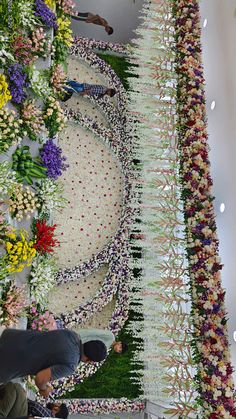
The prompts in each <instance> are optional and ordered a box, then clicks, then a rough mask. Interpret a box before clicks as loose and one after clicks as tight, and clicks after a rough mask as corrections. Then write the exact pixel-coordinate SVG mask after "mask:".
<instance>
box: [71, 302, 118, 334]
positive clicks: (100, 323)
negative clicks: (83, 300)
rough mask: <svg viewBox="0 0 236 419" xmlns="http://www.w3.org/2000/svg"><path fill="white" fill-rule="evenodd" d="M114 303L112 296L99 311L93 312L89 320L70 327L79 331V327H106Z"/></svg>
mask: <svg viewBox="0 0 236 419" xmlns="http://www.w3.org/2000/svg"><path fill="white" fill-rule="evenodd" d="M115 305H116V300H115V298H114V299H113V300H112V301H111V302H110V303H108V304H107V305H106V306H105V307H104V308H103V309H102V310H101V311H100V312H99V313H96V314H94V315H93V316H92V317H91V318H90V319H89V320H87V321H86V322H84V323H82V324H79V325H78V326H77V327H72V330H75V331H76V332H78V333H79V329H81V327H82V328H83V329H108V327H109V322H110V320H111V317H112V313H113V311H114V309H115Z"/></svg>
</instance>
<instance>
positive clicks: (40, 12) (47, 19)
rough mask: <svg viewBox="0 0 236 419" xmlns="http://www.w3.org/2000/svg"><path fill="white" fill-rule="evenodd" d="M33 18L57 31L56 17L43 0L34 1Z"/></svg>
mask: <svg viewBox="0 0 236 419" xmlns="http://www.w3.org/2000/svg"><path fill="white" fill-rule="evenodd" d="M35 16H36V17H38V18H39V19H40V20H41V22H42V23H43V24H44V25H45V26H47V27H48V28H54V29H57V22H56V16H55V14H54V13H53V11H52V10H51V9H50V8H49V7H48V6H47V5H46V4H45V2H44V1H43V0H35Z"/></svg>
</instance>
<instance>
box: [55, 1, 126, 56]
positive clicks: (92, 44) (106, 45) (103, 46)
mask: <svg viewBox="0 0 236 419" xmlns="http://www.w3.org/2000/svg"><path fill="white" fill-rule="evenodd" d="M62 1H63V0H62ZM74 45H81V47H84V48H87V49H90V50H91V49H99V50H103V51H113V52H116V53H118V54H127V53H128V51H127V47H126V45H122V44H114V43H112V42H105V41H101V40H97V39H89V38H84V37H80V36H76V37H75V39H74V43H73V46H74Z"/></svg>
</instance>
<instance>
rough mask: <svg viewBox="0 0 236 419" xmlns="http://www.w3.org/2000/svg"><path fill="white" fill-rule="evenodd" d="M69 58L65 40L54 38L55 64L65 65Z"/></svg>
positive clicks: (53, 55)
mask: <svg viewBox="0 0 236 419" xmlns="http://www.w3.org/2000/svg"><path fill="white" fill-rule="evenodd" d="M67 56H68V47H67V45H65V44H64V42H63V40H62V39H61V38H60V39H59V38H58V37H57V36H55V37H54V39H53V43H52V59H53V61H54V63H55V64H63V63H65V62H66V60H67Z"/></svg>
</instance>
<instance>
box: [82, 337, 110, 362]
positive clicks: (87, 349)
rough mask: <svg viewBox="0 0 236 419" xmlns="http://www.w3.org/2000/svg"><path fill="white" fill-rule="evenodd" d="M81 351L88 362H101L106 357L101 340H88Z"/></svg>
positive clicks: (105, 350) (105, 348) (105, 349)
mask: <svg viewBox="0 0 236 419" xmlns="http://www.w3.org/2000/svg"><path fill="white" fill-rule="evenodd" d="M83 350H84V355H85V356H87V357H88V359H89V360H90V361H94V362H101V361H103V360H104V359H106V357H107V347H106V345H105V343H103V342H102V341H101V340H90V341H89V342H86V343H84V344H83Z"/></svg>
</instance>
